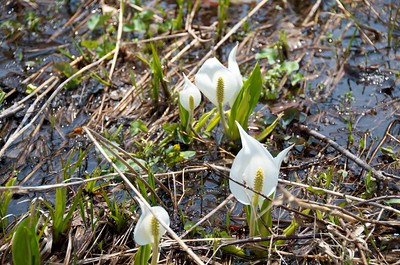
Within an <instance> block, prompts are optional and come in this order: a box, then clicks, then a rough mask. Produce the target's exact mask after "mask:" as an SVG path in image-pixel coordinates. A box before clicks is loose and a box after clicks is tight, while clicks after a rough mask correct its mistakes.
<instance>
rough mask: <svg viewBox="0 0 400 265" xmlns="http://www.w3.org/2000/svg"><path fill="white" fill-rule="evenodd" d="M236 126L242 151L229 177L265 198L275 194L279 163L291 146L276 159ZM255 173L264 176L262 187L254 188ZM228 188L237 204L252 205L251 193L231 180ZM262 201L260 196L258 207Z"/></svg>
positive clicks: (237, 156) (252, 194)
mask: <svg viewBox="0 0 400 265" xmlns="http://www.w3.org/2000/svg"><path fill="white" fill-rule="evenodd" d="M236 125H237V127H238V129H239V132H240V139H241V141H242V149H241V150H240V151H239V153H238V154H237V155H236V158H235V159H234V161H233V164H232V168H231V171H230V173H229V177H230V178H231V179H233V180H235V181H237V182H239V183H243V184H244V185H245V186H247V187H250V188H252V189H254V190H260V192H261V193H262V194H264V195H265V196H270V195H271V194H272V193H274V192H275V190H276V186H277V185H278V176H279V169H280V167H281V163H282V161H283V159H284V158H285V157H286V155H287V153H288V152H289V150H290V149H291V148H292V147H293V145H292V146H290V147H288V148H286V149H284V150H283V151H282V152H280V153H279V154H278V156H277V157H273V156H272V155H271V154H270V153H269V152H268V150H267V149H266V148H265V147H264V146H263V145H262V144H261V143H260V142H258V141H257V140H256V139H254V138H252V137H251V136H250V135H248V134H247V133H246V132H245V131H244V130H243V128H242V127H241V126H240V124H239V123H238V122H236ZM257 171H258V172H262V173H263V174H264V177H263V178H262V187H259V186H257V187H255V183H256V180H255V179H256V174H257ZM258 184H259V183H258ZM229 188H230V190H231V192H232V194H233V196H235V198H236V199H237V200H238V201H239V202H241V203H242V204H245V205H250V204H252V201H253V197H254V192H253V191H251V190H249V189H246V188H244V187H243V186H241V185H239V184H237V183H235V182H233V181H232V180H230V181H229ZM263 201H264V198H263V197H261V196H260V198H259V202H258V205H259V207H261V204H262V202H263Z"/></svg>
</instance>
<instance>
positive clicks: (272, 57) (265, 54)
mask: <svg viewBox="0 0 400 265" xmlns="http://www.w3.org/2000/svg"><path fill="white" fill-rule="evenodd" d="M278 56H279V54H278V50H277V49H276V48H264V49H262V50H261V51H260V52H259V53H257V54H256V60H259V59H264V58H267V60H268V63H269V64H275V63H276V60H277V58H278Z"/></svg>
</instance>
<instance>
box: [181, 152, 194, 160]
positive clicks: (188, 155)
mask: <svg viewBox="0 0 400 265" xmlns="http://www.w3.org/2000/svg"><path fill="white" fill-rule="evenodd" d="M195 154H196V151H182V152H181V154H180V155H181V157H182V158H183V159H189V158H191V157H193V156H194V155H195Z"/></svg>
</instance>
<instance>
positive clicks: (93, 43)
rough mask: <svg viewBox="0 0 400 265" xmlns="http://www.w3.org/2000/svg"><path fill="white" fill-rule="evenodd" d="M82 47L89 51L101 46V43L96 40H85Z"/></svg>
mask: <svg viewBox="0 0 400 265" xmlns="http://www.w3.org/2000/svg"><path fill="white" fill-rule="evenodd" d="M81 45H82V46H83V47H85V48H87V49H96V48H97V46H99V42H98V41H95V40H84V41H81Z"/></svg>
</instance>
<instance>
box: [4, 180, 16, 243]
mask: <svg viewBox="0 0 400 265" xmlns="http://www.w3.org/2000/svg"><path fill="white" fill-rule="evenodd" d="M16 181H17V178H16V177H14V178H11V179H10V180H9V181H7V183H6V185H5V186H6V187H10V186H13V185H14V184H15V182H16ZM11 198H12V191H10V190H8V191H5V192H3V193H1V194H0V232H1V233H2V234H3V235H4V234H5V233H6V228H7V226H8V219H7V217H6V215H7V210H8V205H9V204H10V200H11Z"/></svg>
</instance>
